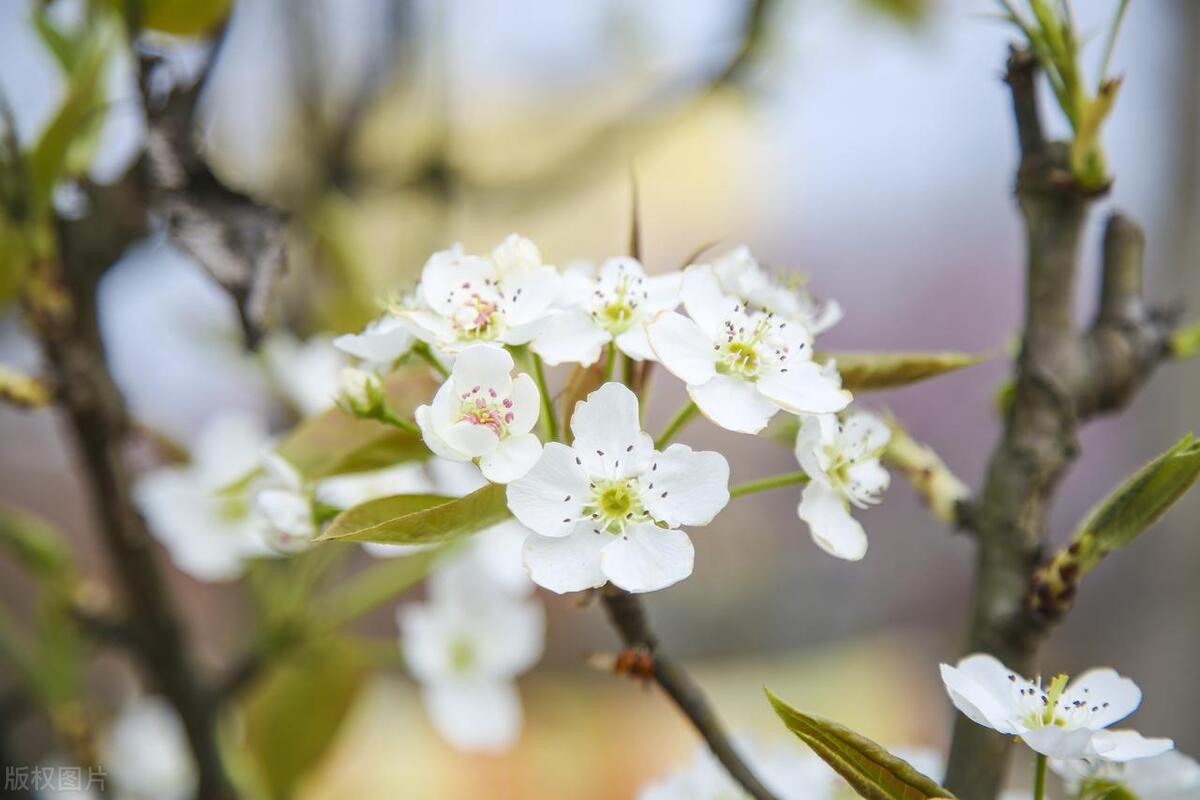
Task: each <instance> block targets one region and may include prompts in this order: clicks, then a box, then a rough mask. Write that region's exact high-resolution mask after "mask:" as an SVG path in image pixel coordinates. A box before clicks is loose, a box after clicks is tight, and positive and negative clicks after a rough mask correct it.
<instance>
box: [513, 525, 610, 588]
mask: <svg viewBox="0 0 1200 800" xmlns="http://www.w3.org/2000/svg"><path fill="white" fill-rule="evenodd" d="M612 541H613V538H612V535H611V534H607V533H596V532H595V531H593V530H592V528H591V527H590V526H589V525H586V524H583V523H581V524H579V525H578V526H576V527H575V530H574V532H573V533H571V534H570V535H568V536H562V537H550V536H539V535H538V534H536V533H531V534H530V535H529V537H528V538H527V539H526V540H525V547H524V549H523V550H522V560H523V561H524V564H525V568H526V569H527V570H529V577H530V579H532V580H533V582H534V583H536V584H537V585H538V586H541V587H542V588H544V589H549V590H550V591H552V592H557V593H558V594H565V593H566V592H580V591H583V590H584V589H592V588H595V587H598V586H603V585H604V584H605V582H606V581H607V580H608V578H606V577H605V575H604V573H603V572H602V571H601V569H600V552H601V551H602V550H603V549H604V548H605V546H607V545H609V544H612Z"/></svg>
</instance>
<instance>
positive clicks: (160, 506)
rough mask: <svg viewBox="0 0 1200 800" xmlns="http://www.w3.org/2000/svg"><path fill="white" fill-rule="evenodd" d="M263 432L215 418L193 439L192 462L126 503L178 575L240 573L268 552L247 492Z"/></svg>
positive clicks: (136, 491)
mask: <svg viewBox="0 0 1200 800" xmlns="http://www.w3.org/2000/svg"><path fill="white" fill-rule="evenodd" d="M267 441H268V438H267V431H266V428H265V427H264V426H263V424H262V423H261V422H260V421H259V420H258V419H257V418H256V417H254V416H252V415H249V414H243V413H240V412H235V413H231V414H224V415H221V416H217V417H214V418H213V419H212V420H211V421H210V422H209V423H208V424H207V425H206V426H205V427H204V428H203V430H202V431H201V433H200V436H199V437H197V440H196V443H195V446H194V447H193V448H192V460H191V463H189V464H186V465H181V466H171V467H163V468H161V469H156V470H153V471H151V472H148V473H146V474H145V475H143V476H141V477H140V478H139V479H138V480H137V482H136V483H135V484H134V488H133V499H134V501H135V502H136V503H137V506H138V509H139V510H140V511H141V513H142V514H143V515H144V516H145V517H146V522H147V523H148V524H149V526H150V530H151V532H152V533H153V534H154V536H155V538H156V539H158V540H159V541H160V542H161V543H162V545H163V546H164V547H165V548H166V549H167V553H168V554H169V555H170V556H171V561H172V562H173V563H174V564H175V566H177V567H178V568H179V569H180V570H182V571H183V572H186V573H187V574H189V575H191V576H192V577H193V578H196V579H197V580H202V581H225V580H232V579H234V578H237V577H238V576H240V575H241V574H242V571H243V570H244V568H245V564H246V562H247V561H248V560H249V559H251V558H254V557H258V556H264V555H268V554H270V553H271V550H270V549H269V548H268V547H267V546H266V545H265V543H264V542H263V530H264V528H265V525H266V523H265V520H264V519H263V518H262V517H261V516H260V515H259V514H257V513H256V512H255V509H254V507H253V503H252V502H251V496H250V489H249V486H248V485H239V482H240V481H242V480H243V479H245V478H248V477H249V476H250V475H251V474H252V473H253V472H254V470H255V469H256V468H257V467H258V463H259V462H258V459H259V453H260V452H261V450H262V448H263V447H264V446H265V445H266V443H267Z"/></svg>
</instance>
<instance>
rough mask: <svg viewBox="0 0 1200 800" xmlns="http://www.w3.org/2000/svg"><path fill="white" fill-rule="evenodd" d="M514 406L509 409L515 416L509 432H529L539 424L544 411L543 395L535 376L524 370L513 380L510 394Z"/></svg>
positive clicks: (509, 424) (509, 425)
mask: <svg viewBox="0 0 1200 800" xmlns="http://www.w3.org/2000/svg"><path fill="white" fill-rule="evenodd" d="M509 399H510V400H512V407H511V408H509V411H510V412H511V413H512V415H513V418H512V420H511V421H510V422H509V423H508V430H509V433H510V434H511V433H529V431H531V430H533V426H534V425H536V424H537V421H538V416H540V415H541V412H542V395H541V393H540V392H538V388H537V384H536V383H534V382H533V378H531V377H529V376H528V375H526V374H525V373H524V372H522V373H521V374H520V375H518V376H517V377H516V379H515V380H513V387H512V393H511V394H510V395H509Z"/></svg>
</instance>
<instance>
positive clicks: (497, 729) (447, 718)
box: [421, 681, 521, 753]
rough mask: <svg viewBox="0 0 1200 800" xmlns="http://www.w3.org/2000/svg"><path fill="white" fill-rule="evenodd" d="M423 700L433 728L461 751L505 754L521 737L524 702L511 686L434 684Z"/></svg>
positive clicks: (481, 682) (501, 682)
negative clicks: (522, 703) (522, 704)
mask: <svg viewBox="0 0 1200 800" xmlns="http://www.w3.org/2000/svg"><path fill="white" fill-rule="evenodd" d="M421 696H422V697H423V698H424V700H425V710H426V711H427V712H429V719H430V721H431V722H432V723H433V727H434V728H436V729H437V732H438V733H439V734H441V736H442V737H443V738H444V739H445V740H446V741H447V742H449V743H450V744H451V745H452V746H453V747H455V748H457V749H459V750H463V751H467V752H472V753H503V752H505V751H507V750H509V749H510V748H511V747H512V746H513V745H514V744H516V741H517V737H518V736H519V735H520V733H521V699H520V697H519V696H518V695H517V689H516V687H515V686H513V684H512V683H511V682H505V681H479V682H474V683H460V682H454V683H444V684H435V685H432V686H426V687H424V688H423V689H422V690H421Z"/></svg>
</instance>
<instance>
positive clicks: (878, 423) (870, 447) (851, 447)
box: [838, 411, 892, 457]
mask: <svg viewBox="0 0 1200 800" xmlns="http://www.w3.org/2000/svg"><path fill="white" fill-rule="evenodd" d="M838 438H839V439H841V441H842V442H843V443H844V444H843V445H842V446H843V448H845V449H846V450H848V451H850V452H851V453H852V454H853V455H854V456H855V457H862V456H864V455H869V454H873V453H877V452H879V451H880V450H882V449H883V448H884V447H886V446H887V443H888V441H890V440H891V438H892V429H891V428H889V427H888V425H887V423H886V422H884V421H883V420H881V419H880V418H879V417H877V416H875V415H874V414H869V413H867V412H865V411H856V412H854V413H853V414H849V415H848V416H847V417H846V419H845V421H844V422H843V423H842V430H841V433H840V435H839V437H838Z"/></svg>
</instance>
